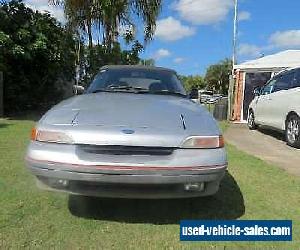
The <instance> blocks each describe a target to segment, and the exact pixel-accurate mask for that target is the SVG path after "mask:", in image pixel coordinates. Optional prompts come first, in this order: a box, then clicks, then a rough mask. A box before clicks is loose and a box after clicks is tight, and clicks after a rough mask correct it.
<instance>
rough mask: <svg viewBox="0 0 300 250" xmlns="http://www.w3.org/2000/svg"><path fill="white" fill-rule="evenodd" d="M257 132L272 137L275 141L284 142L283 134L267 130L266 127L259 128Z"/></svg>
mask: <svg viewBox="0 0 300 250" xmlns="http://www.w3.org/2000/svg"><path fill="white" fill-rule="evenodd" d="M258 131H259V132H261V133H263V134H265V135H269V136H272V137H274V138H275V139H277V140H280V141H285V136H284V133H282V132H279V131H276V130H272V129H268V128H266V127H259V128H258Z"/></svg>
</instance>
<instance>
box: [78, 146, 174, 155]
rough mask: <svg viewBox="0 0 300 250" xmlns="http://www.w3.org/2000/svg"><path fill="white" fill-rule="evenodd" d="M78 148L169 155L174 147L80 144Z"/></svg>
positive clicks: (95, 150)
mask: <svg viewBox="0 0 300 250" xmlns="http://www.w3.org/2000/svg"><path fill="white" fill-rule="evenodd" d="M79 147H80V149H81V150H82V151H84V152H86V153H90V154H105V155H170V154H172V153H173V151H174V150H175V148H171V147H139V146H99V145H80V146H79Z"/></svg>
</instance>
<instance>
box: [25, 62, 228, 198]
mask: <svg viewBox="0 0 300 250" xmlns="http://www.w3.org/2000/svg"><path fill="white" fill-rule="evenodd" d="M26 163H27V166H28V168H29V170H30V171H31V172H32V173H33V174H34V175H35V176H36V177H37V180H38V183H39V186H40V187H43V188H46V189H50V190H56V191H64V192H68V193H71V194H78V195H85V196H99V197H121V198H185V197H196V196H207V195H213V194H215V193H216V192H217V191H218V188H219V184H220V181H221V179H222V177H223V176H224V174H225V171H226V167H227V157H226V152H225V148H224V141H223V137H222V135H221V132H220V130H219V128H218V125H217V123H216V121H215V120H214V119H213V118H212V116H211V115H210V114H209V113H208V112H207V111H206V109H205V108H203V107H201V106H200V105H198V104H195V103H193V102H192V101H191V100H189V99H188V98H187V95H186V92H185V90H184V88H183V86H182V84H181V82H180V81H179V80H178V77H177V75H176V73H175V72H174V71H172V70H169V69H165V68H156V67H146V66H105V67H103V68H101V69H100V71H99V73H98V74H97V75H96V77H95V79H94V80H93V82H92V83H91V84H90V86H89V88H88V89H87V90H86V91H85V92H84V93H83V94H82V95H78V96H74V97H72V98H70V99H67V100H64V101H62V102H61V103H59V104H58V105H56V106H55V107H53V108H52V109H50V110H49V111H48V112H47V113H46V114H45V115H44V116H43V117H42V118H41V120H40V121H39V122H38V123H37V125H36V127H35V128H33V129H32V133H31V142H30V144H29V146H28V151H27V155H26Z"/></svg>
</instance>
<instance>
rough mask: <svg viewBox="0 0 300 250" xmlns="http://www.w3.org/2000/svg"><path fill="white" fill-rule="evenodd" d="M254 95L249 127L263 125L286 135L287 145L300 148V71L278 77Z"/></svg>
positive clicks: (287, 71)
mask: <svg viewBox="0 0 300 250" xmlns="http://www.w3.org/2000/svg"><path fill="white" fill-rule="evenodd" d="M254 93H255V98H254V99H253V100H252V102H251V104H250V106H249V112H248V127H249V128H250V129H255V128H256V127H257V126H258V125H262V126H267V127H270V128H273V129H276V130H280V131H284V132H285V136H286V141H287V144H288V145H290V146H292V147H297V148H300V68H294V69H289V70H286V71H283V72H281V73H279V74H277V75H275V76H274V77H273V78H271V80H270V81H268V82H267V84H266V85H265V86H264V87H262V88H256V89H255V90H254Z"/></svg>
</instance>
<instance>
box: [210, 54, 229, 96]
mask: <svg viewBox="0 0 300 250" xmlns="http://www.w3.org/2000/svg"><path fill="white" fill-rule="evenodd" d="M231 70H232V61H231V60H230V59H224V60H223V61H220V62H219V63H217V64H214V65H211V66H209V67H208V69H207V71H206V75H205V82H207V84H208V88H209V89H211V90H213V91H215V92H219V93H220V94H224V95H226V94H227V93H228V87H229V75H230V72H231Z"/></svg>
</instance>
